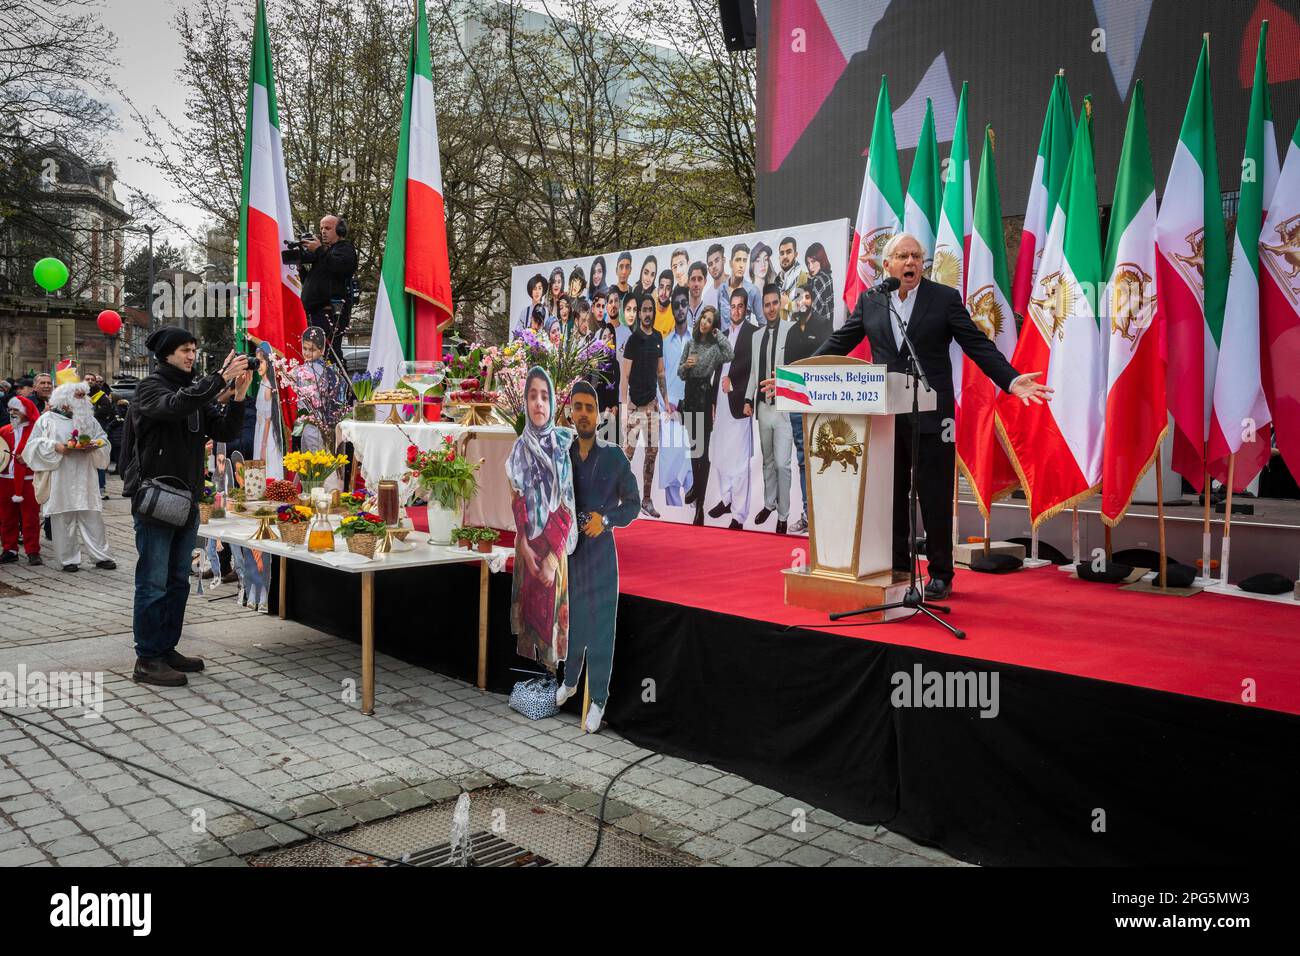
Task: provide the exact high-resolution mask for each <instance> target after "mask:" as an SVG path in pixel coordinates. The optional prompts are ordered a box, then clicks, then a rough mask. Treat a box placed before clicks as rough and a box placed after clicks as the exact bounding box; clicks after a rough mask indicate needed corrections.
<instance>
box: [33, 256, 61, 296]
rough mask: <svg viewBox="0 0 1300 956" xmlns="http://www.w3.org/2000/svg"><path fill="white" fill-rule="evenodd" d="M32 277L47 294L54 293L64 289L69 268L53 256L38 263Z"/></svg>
mask: <svg viewBox="0 0 1300 956" xmlns="http://www.w3.org/2000/svg"><path fill="white" fill-rule="evenodd" d="M32 276H33V277H34V278H35V279H36V284H37V285H38V286H40V287H41V288H42V289H44V290H45V291H46V292H53V291H54V290H55V289H62V288H63V286H64V285H65V284H66V283H67V281H68V267H67V266H65V265H64V264H63V263H62V262H60V261H59V260H58V259H55V258H53V257H52V256H51V257H47V258H45V259H42V260H41V261H40V262H38V263H36V268H34V269H33V270H32Z"/></svg>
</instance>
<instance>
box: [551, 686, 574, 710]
mask: <svg viewBox="0 0 1300 956" xmlns="http://www.w3.org/2000/svg"><path fill="white" fill-rule="evenodd" d="M577 692H578V688H576V687H570V686H569V685H568V684H563V683H562V684H560V686H559V687H557V688H555V706H556V707H563V706H564V702H565V701H566V700H568V699H569V698H570V697H572V696H573V695H574V694H576V693H577Z"/></svg>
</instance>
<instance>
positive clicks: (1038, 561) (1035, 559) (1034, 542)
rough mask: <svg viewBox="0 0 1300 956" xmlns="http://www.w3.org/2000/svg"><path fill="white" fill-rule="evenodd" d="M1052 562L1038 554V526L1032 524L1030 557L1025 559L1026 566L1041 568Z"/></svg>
mask: <svg viewBox="0 0 1300 956" xmlns="http://www.w3.org/2000/svg"><path fill="white" fill-rule="evenodd" d="M1051 563H1052V562H1051V561H1048V560H1046V559H1045V558H1040V557H1039V556H1038V527H1037V526H1036V525H1031V526H1030V529H1029V557H1027V558H1026V559H1025V563H1024V567H1026V568H1041V567H1042V566H1043V565H1045V564H1051Z"/></svg>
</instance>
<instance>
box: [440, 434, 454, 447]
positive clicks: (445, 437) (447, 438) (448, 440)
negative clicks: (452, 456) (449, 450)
mask: <svg viewBox="0 0 1300 956" xmlns="http://www.w3.org/2000/svg"><path fill="white" fill-rule="evenodd" d="M442 440H443V442H444V443H445V444H448V445H450V444H451V443H452V441H453V439H452V437H451V436H450V435H443V436H442Z"/></svg>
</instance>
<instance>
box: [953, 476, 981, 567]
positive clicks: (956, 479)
mask: <svg viewBox="0 0 1300 956" xmlns="http://www.w3.org/2000/svg"><path fill="white" fill-rule="evenodd" d="M960 480H961V478H960V476H959V475H958V474H957V469H956V468H954V469H953V470H952V546H953V547H954V548H955V547H957V545H958V544H960V543H961V537H960V535H959V534H958V528H957V522H958V519H959V518H960V514H959V510H960V509H959V508H958V506H957V505H958V502H957V483H958V482H959V481H960ZM984 524H985V533H984V536H985V537H986V538H987V537H988V530H987V526H988V522H987V521H985V523H984Z"/></svg>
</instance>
